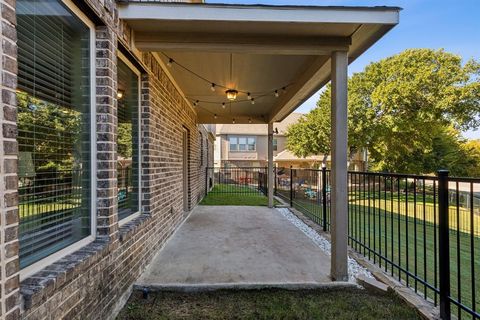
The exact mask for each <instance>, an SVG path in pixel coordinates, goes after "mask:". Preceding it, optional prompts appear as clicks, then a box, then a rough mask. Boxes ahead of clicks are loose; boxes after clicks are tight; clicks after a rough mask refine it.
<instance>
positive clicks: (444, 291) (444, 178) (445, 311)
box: [437, 170, 450, 320]
mask: <svg viewBox="0 0 480 320" xmlns="http://www.w3.org/2000/svg"><path fill="white" fill-rule="evenodd" d="M437 175H438V214H439V218H438V229H439V231H438V250H439V251H438V260H439V272H440V318H442V319H447V320H450V243H449V242H450V241H449V240H450V239H449V225H448V170H438V171H437Z"/></svg>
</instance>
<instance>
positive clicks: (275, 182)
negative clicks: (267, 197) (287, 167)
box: [273, 168, 277, 195]
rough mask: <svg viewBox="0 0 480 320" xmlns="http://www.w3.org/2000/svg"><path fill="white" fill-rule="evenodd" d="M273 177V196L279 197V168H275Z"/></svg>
mask: <svg viewBox="0 0 480 320" xmlns="http://www.w3.org/2000/svg"><path fill="white" fill-rule="evenodd" d="M273 175H274V177H273V179H275V180H274V184H273V186H274V187H273V195H277V168H273Z"/></svg>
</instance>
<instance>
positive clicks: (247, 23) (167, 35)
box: [119, 2, 400, 123]
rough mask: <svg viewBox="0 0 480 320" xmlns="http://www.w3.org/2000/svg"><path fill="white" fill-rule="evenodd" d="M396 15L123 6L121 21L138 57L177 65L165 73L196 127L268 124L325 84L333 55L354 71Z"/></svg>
mask: <svg viewBox="0 0 480 320" xmlns="http://www.w3.org/2000/svg"><path fill="white" fill-rule="evenodd" d="M399 10H400V9H399V8H396V7H314V6H264V5H223V4H222V5H217V4H192V3H160V2H126V3H122V4H121V5H119V17H120V18H121V19H123V20H124V21H126V22H127V23H128V25H129V27H130V28H131V29H132V31H133V33H132V39H133V40H132V41H133V45H134V46H135V47H136V48H137V49H138V50H140V51H148V52H155V53H156V56H157V58H158V59H159V60H160V61H161V63H163V64H164V65H167V64H171V63H169V61H174V62H175V63H174V64H173V65H172V66H171V67H170V68H165V69H167V70H168V72H169V74H170V76H171V78H172V79H173V80H174V82H175V83H176V84H177V86H178V88H179V90H180V91H181V92H182V93H183V94H184V96H185V97H186V99H187V100H188V101H189V103H190V104H192V106H194V108H195V109H196V111H197V117H198V122H199V123H232V121H235V123H270V122H274V121H281V120H283V119H284V118H285V117H286V116H287V115H288V114H290V113H291V112H292V111H293V110H295V109H296V108H297V107H298V106H299V105H300V104H302V103H303V102H304V101H305V100H307V99H308V98H309V97H310V96H311V95H312V94H314V93H315V92H317V91H318V90H319V89H320V88H321V87H322V86H324V85H325V84H326V83H327V82H328V81H330V79H331V65H332V63H331V56H332V54H333V53H334V52H339V51H341V52H347V53H348V63H351V62H352V61H354V60H355V59H356V58H357V57H359V56H360V55H361V54H362V53H363V52H365V51H366V50H367V49H368V48H369V47H370V46H372V45H373V44H374V43H375V42H376V41H378V40H379V39H380V38H381V37H382V36H383V35H384V34H385V33H387V32H388V31H389V30H390V29H391V28H392V27H394V26H395V25H396V24H397V23H398V21H399ZM170 59H172V60H170ZM212 83H214V84H215V89H216V90H215V91H212V90H211V84H212ZM226 89H235V90H237V91H238V96H237V98H236V100H234V101H232V102H230V101H229V100H227V98H226V94H225V91H226ZM275 91H277V92H276V93H275ZM247 92H249V93H251V97H253V98H254V101H255V104H252V101H251V100H249V99H248V96H247ZM277 95H278V97H277ZM223 103H225V106H223V105H222V104H223Z"/></svg>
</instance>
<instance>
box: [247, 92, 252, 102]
mask: <svg viewBox="0 0 480 320" xmlns="http://www.w3.org/2000/svg"><path fill="white" fill-rule="evenodd" d="M247 99H248V100H252V96H251V95H250V92H247Z"/></svg>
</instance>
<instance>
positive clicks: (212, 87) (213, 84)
mask: <svg viewBox="0 0 480 320" xmlns="http://www.w3.org/2000/svg"><path fill="white" fill-rule="evenodd" d="M210 90H212V92H215V83H212V86H211V87H210Z"/></svg>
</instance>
